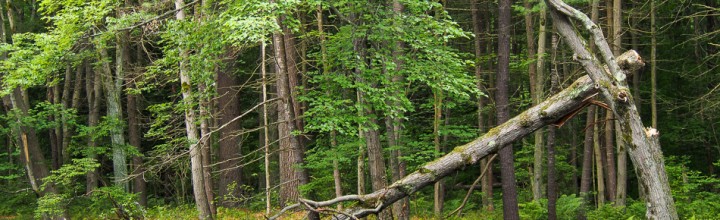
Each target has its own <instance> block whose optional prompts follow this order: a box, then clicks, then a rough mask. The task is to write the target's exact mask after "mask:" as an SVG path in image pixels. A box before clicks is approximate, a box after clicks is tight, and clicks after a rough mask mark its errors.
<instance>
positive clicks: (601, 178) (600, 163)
mask: <svg viewBox="0 0 720 220" xmlns="http://www.w3.org/2000/svg"><path fill="white" fill-rule="evenodd" d="M598 115H600V114H598V113H596V114H595V121H598ZM593 146H594V148H595V150H594V152H595V173H596V175H595V177H596V178H597V195H596V196H597V200H596V202H597V203H596V204H597V207H600V206H602V205H604V204H605V172H603V171H604V168H605V166H606V165H605V159H604V157H603V154H604V153H605V151H604V150H603V149H604V148H602V145H601V144H600V125H598V124H597V123H596V124H595V133H593Z"/></svg>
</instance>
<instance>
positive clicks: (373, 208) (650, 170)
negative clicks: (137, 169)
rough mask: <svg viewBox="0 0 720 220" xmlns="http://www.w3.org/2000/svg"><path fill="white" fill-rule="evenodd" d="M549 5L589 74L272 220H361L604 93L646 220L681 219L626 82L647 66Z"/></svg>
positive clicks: (554, 3) (577, 15) (576, 15)
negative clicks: (469, 137) (286, 218)
mask: <svg viewBox="0 0 720 220" xmlns="http://www.w3.org/2000/svg"><path fill="white" fill-rule="evenodd" d="M545 2H546V3H547V5H548V6H549V8H550V12H551V15H552V17H553V23H554V24H555V25H556V26H557V29H558V32H559V33H560V34H561V35H562V36H563V38H564V39H565V42H566V43H567V44H568V46H570V48H571V49H572V50H573V52H574V53H575V54H574V57H575V60H576V61H578V62H579V63H580V64H581V65H582V66H583V68H584V69H585V71H586V72H587V73H588V76H583V77H581V78H580V79H578V80H576V81H575V82H574V83H573V84H572V85H571V86H570V87H568V88H566V89H564V90H563V91H561V92H559V93H558V94H556V95H554V96H552V97H550V98H549V99H547V100H545V101H544V102H542V103H540V104H538V105H536V106H534V107H532V108H530V109H528V110H526V111H524V112H523V113H520V114H519V115H518V116H515V117H514V118H512V119H510V120H509V121H507V122H505V123H503V124H501V125H499V126H497V127H495V128H493V129H491V130H490V131H488V132H487V133H486V134H485V135H483V136H482V137H480V138H478V139H476V140H475V141H473V142H470V143H468V144H466V145H463V146H459V147H456V148H455V149H454V150H453V151H452V152H450V153H448V154H446V155H445V156H443V157H441V158H438V159H436V160H434V161H432V162H429V163H426V164H425V165H423V166H422V167H421V168H419V169H418V170H417V171H415V172H413V173H411V174H410V175H408V176H406V177H404V178H402V179H400V180H398V181H396V182H395V183H393V184H392V185H390V186H389V187H387V188H384V189H381V190H378V191H375V192H373V193H370V194H367V195H346V196H341V197H338V198H335V199H331V200H327V201H321V202H316V201H311V200H306V199H300V200H299V201H300V203H298V204H295V205H292V206H288V207H285V208H284V209H283V210H281V211H280V212H279V213H278V214H277V215H275V216H273V217H270V219H276V218H278V217H279V216H280V215H281V214H282V213H283V212H285V211H287V210H291V209H293V208H297V207H300V206H304V207H305V208H307V209H308V210H310V211H312V212H326V213H331V214H337V215H336V217H338V218H352V219H358V218H361V217H365V216H368V215H370V214H376V213H378V212H380V211H381V210H383V209H385V208H386V207H388V206H390V205H391V204H393V203H394V202H396V201H398V200H400V199H402V198H404V197H406V196H408V195H410V194H412V193H415V192H417V191H418V190H420V189H421V188H423V187H425V186H428V185H431V184H433V183H435V182H437V181H438V180H440V179H442V178H443V177H445V176H447V175H449V174H452V173H453V172H456V171H458V170H460V169H462V168H464V167H466V166H469V165H472V164H475V163H477V162H478V161H479V160H480V159H482V158H484V157H486V156H487V155H489V154H490V153H492V152H495V151H497V150H498V149H499V148H501V147H502V146H506V145H507V144H510V143H512V142H514V141H516V140H518V139H520V138H522V137H525V136H527V135H529V134H531V133H532V132H534V131H535V130H537V129H539V128H541V127H544V126H547V125H550V124H556V125H561V124H562V123H564V121H566V120H568V119H569V118H571V117H572V116H573V115H575V114H576V113H577V112H579V111H580V110H582V108H584V107H585V106H587V105H590V104H591V103H593V102H594V101H593V100H592V99H593V97H594V96H595V95H596V94H598V93H600V94H602V97H603V98H604V99H605V101H606V104H607V107H608V108H610V109H611V110H612V111H613V113H614V115H615V119H616V120H618V122H619V124H620V125H621V126H620V132H621V133H623V134H624V135H623V136H622V139H623V142H625V145H626V146H629V149H628V154H629V155H630V158H631V160H632V161H633V164H634V165H635V171H636V174H637V175H638V178H639V179H640V185H641V186H642V190H643V191H644V192H645V194H646V195H647V198H646V200H647V203H646V207H647V212H646V218H647V219H678V215H677V212H676V210H675V204H674V202H673V198H672V195H671V193H670V186H669V183H668V179H667V174H666V173H665V165H664V162H663V156H662V152H661V150H660V144H659V142H658V135H659V133H658V132H657V130H655V129H654V128H645V127H644V126H643V124H642V121H641V120H640V116H639V114H638V112H637V109H636V107H635V103H634V101H633V98H632V97H631V93H630V91H629V88H628V86H627V82H626V81H625V79H626V78H627V76H626V74H627V73H630V72H632V71H631V70H633V69H635V68H639V67H640V66H642V65H644V63H643V61H642V59H641V58H640V56H639V55H638V54H637V53H636V52H635V51H628V52H626V53H625V54H623V55H621V56H618V57H615V56H613V54H612V52H611V51H610V47H609V46H608V44H607V42H606V41H605V38H604V36H603V34H602V31H601V30H600V28H599V27H598V26H597V25H596V24H594V23H593V22H592V21H591V20H590V19H589V18H588V17H587V15H585V14H584V13H582V12H580V11H578V10H576V9H574V8H572V7H570V6H569V5H567V4H565V3H564V2H562V1H561V0H545ZM570 19H574V20H576V21H577V22H579V23H580V24H581V25H582V26H583V27H584V28H585V29H586V30H587V31H588V32H590V36H591V38H592V39H593V40H594V43H595V45H597V47H598V49H599V53H600V55H601V56H602V59H603V61H604V63H605V64H604V65H602V64H601V62H600V61H599V60H598V59H597V58H596V57H595V55H593V54H592V53H590V52H589V51H588V50H587V45H586V43H585V41H584V40H583V39H582V38H581V37H580V36H578V34H577V32H575V28H573V26H572V24H571V22H570ZM349 201H355V202H359V206H358V207H356V208H352V209H349V210H334V209H330V208H327V207H328V206H331V205H334V204H337V203H341V202H349Z"/></svg>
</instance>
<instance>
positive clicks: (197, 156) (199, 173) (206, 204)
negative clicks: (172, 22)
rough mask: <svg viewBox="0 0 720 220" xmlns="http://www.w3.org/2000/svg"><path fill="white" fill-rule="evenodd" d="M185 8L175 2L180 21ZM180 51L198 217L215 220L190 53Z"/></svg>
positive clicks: (182, 18) (181, 2)
mask: <svg viewBox="0 0 720 220" xmlns="http://www.w3.org/2000/svg"><path fill="white" fill-rule="evenodd" d="M184 7H185V3H184V2H183V1H182V0H175V10H177V12H176V13H175V18H176V19H177V20H178V21H182V20H184V19H185V12H184V11H183V9H184ZM178 50H179V51H180V52H179V54H180V64H179V65H180V71H179V75H180V83H181V88H182V96H183V103H184V104H185V105H186V106H185V108H186V109H185V131H186V134H187V143H188V145H189V147H190V164H191V172H192V185H193V195H194V196H195V206H196V207H197V210H198V217H199V218H200V219H213V216H212V213H213V211H212V210H211V209H210V201H208V198H207V194H206V192H205V181H204V180H203V178H204V174H203V168H202V153H201V145H199V142H200V137H199V136H198V128H197V125H196V121H197V118H196V117H195V110H194V108H193V107H192V106H194V105H195V103H194V102H195V101H194V100H193V92H192V82H191V79H190V75H189V73H188V60H187V56H188V52H187V49H186V48H182V47H180V48H178Z"/></svg>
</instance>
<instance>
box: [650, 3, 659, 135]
mask: <svg viewBox="0 0 720 220" xmlns="http://www.w3.org/2000/svg"><path fill="white" fill-rule="evenodd" d="M656 35H657V31H656V28H655V0H650V37H651V38H650V114H651V125H650V126H652V127H653V128H657V126H658V124H657V39H656Z"/></svg>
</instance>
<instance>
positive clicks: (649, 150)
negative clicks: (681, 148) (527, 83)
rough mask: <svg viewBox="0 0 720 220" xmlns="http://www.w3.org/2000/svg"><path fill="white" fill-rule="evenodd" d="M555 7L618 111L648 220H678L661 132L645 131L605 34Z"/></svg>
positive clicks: (566, 34)
mask: <svg viewBox="0 0 720 220" xmlns="http://www.w3.org/2000/svg"><path fill="white" fill-rule="evenodd" d="M546 2H547V3H550V4H549V5H551V6H552V7H551V8H553V10H551V11H552V12H553V21H555V23H556V24H558V30H559V32H560V33H561V34H562V35H563V37H565V38H566V41H565V42H567V43H568V45H569V46H570V47H571V48H572V49H573V51H574V52H575V54H576V55H577V56H576V57H579V59H578V61H579V62H580V63H581V64H582V65H583V67H584V68H585V70H586V71H587V72H588V73H589V75H590V76H591V77H592V78H593V81H595V82H596V83H598V84H600V85H607V86H601V87H600V88H601V94H602V95H603V97H604V98H605V99H606V100H607V101H608V102H609V106H610V108H611V109H612V110H613V111H614V112H615V118H616V119H617V121H618V122H619V123H620V126H619V127H620V128H621V132H622V133H623V141H624V142H625V144H626V145H628V146H629V148H628V149H629V154H630V158H631V159H632V161H633V164H635V167H636V172H637V174H638V177H639V179H640V182H641V184H642V188H643V189H642V191H644V192H645V193H646V194H647V197H648V198H647V212H646V217H647V218H648V219H678V215H677V211H676V209H675V204H674V201H673V198H672V195H671V193H670V185H669V183H668V178H667V174H666V173H665V164H664V162H663V160H662V158H663V156H662V152H661V150H660V144H659V140H658V135H659V133H658V132H657V130H655V129H654V128H645V127H644V126H643V124H642V121H641V119H640V116H639V115H638V113H637V110H636V108H635V102H634V100H633V98H632V95H631V94H630V93H629V89H628V88H627V83H626V81H625V78H626V76H625V73H626V72H623V70H622V69H620V65H619V63H620V64H623V65H624V63H622V62H618V61H617V60H616V58H615V57H614V56H613V54H612V52H611V51H610V47H609V46H608V44H607V42H606V41H605V39H604V37H603V34H602V31H600V30H599V29H598V28H597V25H596V24H594V23H593V22H592V21H590V19H589V18H588V17H587V16H586V15H585V14H583V13H582V12H579V11H577V10H576V9H574V8H572V7H570V6H568V5H566V4H565V3H564V2H562V1H558V0H546ZM569 17H572V18H573V19H575V20H576V21H578V22H580V23H582V26H583V27H585V28H586V29H587V31H589V32H590V34H591V36H592V40H593V41H595V43H596V45H597V46H598V48H599V49H600V50H599V51H600V54H601V55H602V58H603V60H604V62H605V64H607V66H608V69H609V70H610V71H609V73H610V74H608V73H607V72H606V71H603V68H602V67H600V66H598V63H599V61H598V60H597V59H596V58H595V57H594V56H593V55H592V54H590V53H589V52H588V51H587V49H586V48H585V45H584V43H583V42H582V40H581V39H580V37H579V36H578V35H577V33H576V32H575V31H574V28H573V27H572V26H571V25H570V21H569V20H568V18H569Z"/></svg>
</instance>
